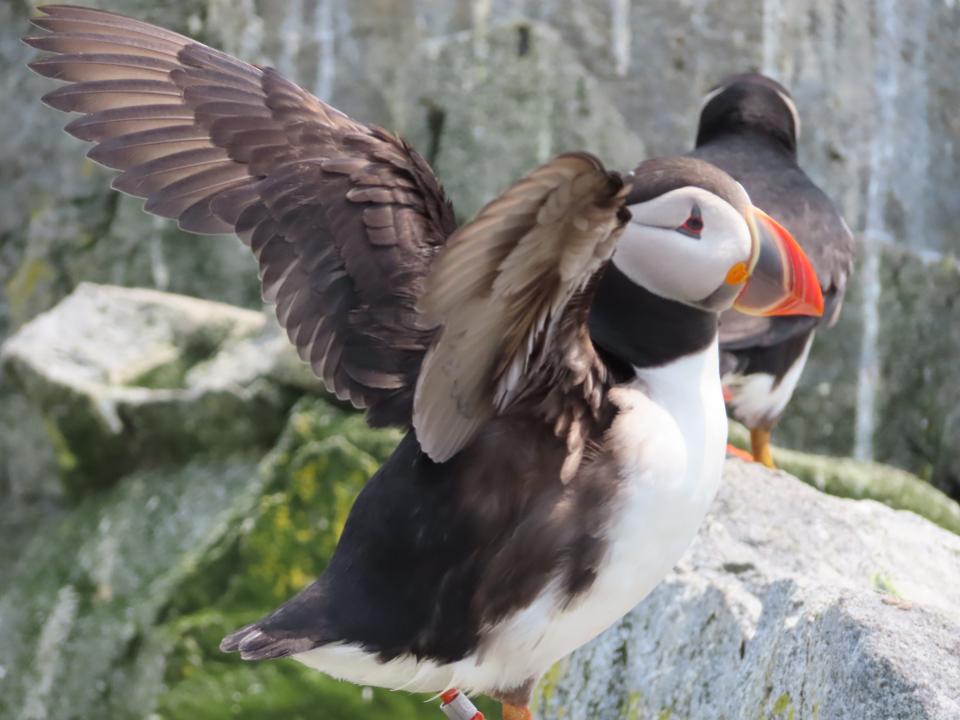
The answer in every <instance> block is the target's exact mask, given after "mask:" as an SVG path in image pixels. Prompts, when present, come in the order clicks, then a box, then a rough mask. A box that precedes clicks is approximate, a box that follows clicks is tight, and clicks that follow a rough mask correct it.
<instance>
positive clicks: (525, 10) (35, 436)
mask: <svg viewBox="0 0 960 720" xmlns="http://www.w3.org/2000/svg"><path fill="white" fill-rule="evenodd" d="M88 4H90V5H96V6H100V7H105V8H109V9H114V10H118V11H121V12H126V13H129V14H132V15H135V16H138V17H142V18H144V19H148V20H152V21H155V22H158V23H160V24H162V25H165V26H167V27H171V28H173V29H176V30H179V31H182V32H186V33H188V34H191V35H193V36H195V37H197V38H198V39H201V40H203V41H205V42H208V43H210V44H212V45H215V46H218V47H221V48H223V49H225V50H227V51H229V52H233V53H235V54H237V55H238V56H240V57H242V58H243V59H246V60H250V61H254V62H258V63H262V64H270V65H273V66H275V67H277V68H279V69H280V70H282V71H283V72H285V73H286V74H287V75H288V76H290V77H291V78H293V79H295V80H297V81H298V82H300V83H301V84H303V85H304V86H305V87H307V88H309V89H311V90H312V91H313V92H314V93H316V94H317V95H318V96H320V97H321V98H324V99H326V100H328V101H329V102H331V103H332V104H334V105H335V106H337V107H339V108H340V109H342V110H344V111H345V112H347V113H349V114H351V115H353V116H355V117H357V118H359V119H362V120H365V121H369V122H374V123H378V124H381V125H383V126H385V127H387V128H390V129H394V130H398V131H400V132H402V133H403V134H405V135H406V136H407V137H408V138H409V139H410V140H411V141H412V142H413V144H414V145H415V146H416V147H417V148H418V149H420V150H421V152H422V153H423V154H424V155H425V156H427V158H428V159H429V161H430V162H431V163H432V164H433V167H434V168H435V170H436V172H437V174H438V176H439V177H440V179H441V180H442V181H443V182H444V184H445V185H446V187H447V189H448V191H449V192H450V194H451V196H452V197H453V200H454V202H455V205H456V207H457V210H458V212H459V213H460V215H461V217H462V218H466V217H469V216H470V215H471V214H472V213H473V212H474V211H475V210H476V209H478V208H479V207H480V206H481V205H482V204H483V203H484V202H485V201H486V200H487V199H489V198H490V197H491V196H492V195H493V194H494V193H495V192H497V191H498V190H499V189H501V188H503V187H504V186H505V185H507V184H508V183H509V182H510V181H512V180H513V179H515V178H516V177H517V176H518V175H520V174H522V173H523V172H525V171H527V170H529V169H530V168H532V167H533V166H535V165H536V164H538V163H540V162H541V161H543V160H545V159H547V158H548V157H550V156H552V155H554V154H556V153H559V152H563V151H565V150H572V149H581V148H582V149H588V150H591V151H593V152H595V153H597V154H598V155H599V156H600V157H601V158H602V159H603V160H604V161H606V162H607V163H609V164H611V165H612V166H614V167H620V168H623V169H628V168H630V167H632V166H633V165H634V164H635V163H636V162H637V161H639V160H640V159H641V158H643V157H646V156H650V155H658V154H664V153H670V152H681V151H684V150H686V149H687V148H689V147H690V145H691V143H692V141H693V135H694V129H695V123H696V117H697V112H698V109H699V101H700V98H701V96H702V95H703V93H704V92H705V91H706V90H707V89H709V87H710V86H711V85H712V84H714V83H715V82H717V81H718V80H719V79H721V78H722V77H723V76H725V75H726V74H729V73H733V72H740V71H744V70H760V71H763V72H766V73H768V74H770V75H772V76H774V77H776V78H777V79H779V80H781V81H782V82H784V83H785V84H786V85H787V86H788V87H790V88H791V90H792V91H793V93H794V95H795V97H796V99H797V103H798V105H799V107H800V112H801V116H802V120H803V128H802V136H801V147H800V159H801V163H802V164H803V165H804V167H805V168H806V169H807V170H808V172H809V173H810V174H811V176H812V177H813V178H814V179H815V180H816V181H817V182H818V183H820V184H821V185H822V186H823V187H824V188H825V189H826V190H827V191H828V193H829V194H831V195H832V196H833V197H834V198H835V200H836V201H837V203H838V205H839V206H840V207H841V209H842V211H843V212H844V214H845V216H846V218H847V221H848V223H849V224H850V226H851V227H852V228H853V230H854V232H855V234H856V235H857V236H858V238H859V239H860V240H861V244H862V247H861V254H860V258H859V264H858V267H857V270H856V275H855V278H854V282H853V286H852V288H851V291H850V292H849V293H848V296H847V302H846V307H845V308H844V313H843V316H842V319H841V322H840V324H839V325H838V326H837V327H836V328H835V329H833V330H830V331H826V332H823V333H821V334H820V336H819V338H818V341H817V343H816V344H815V346H814V351H813V355H812V357H811V361H810V363H809V365H808V369H807V372H806V375H805V377H804V380H803V383H802V386H801V388H800V390H799V391H798V392H797V395H796V396H795V398H794V401H793V404H792V406H791V408H790V410H789V411H788V413H787V416H786V418H785V420H784V422H783V424H782V426H781V429H780V431H779V432H778V436H777V439H778V440H779V441H780V442H781V443H783V444H785V445H788V446H791V447H795V448H798V449H802V450H806V451H813V452H817V453H823V454H829V455H838V456H853V457H856V458H858V459H860V460H871V459H872V460H878V461H882V462H885V463H890V464H893V465H896V466H899V467H900V468H903V469H905V470H909V471H911V472H913V473H916V474H917V475H919V476H920V477H922V478H923V479H924V480H927V481H929V482H930V483H932V484H933V485H934V486H936V487H939V488H941V489H942V490H944V491H946V492H947V493H949V494H952V495H953V496H954V497H960V469H958V468H960V363H958V362H957V358H958V357H960V268H958V265H957V260H956V257H957V256H958V254H960V236H958V234H957V233H956V230H955V226H956V223H957V219H958V217H960V192H958V188H957V183H956V179H955V178H957V177H960V85H958V84H957V82H956V78H957V77H958V74H960V7H958V6H957V3H955V2H953V0H942V1H941V0H929V1H924V2H919V3H901V2H896V0H763V1H762V2H750V3H747V2H720V1H719V0H681V1H677V2H674V1H673V0H658V1H656V2H641V1H640V0H633V1H631V0H544V1H543V2H535V1H534V0H181V1H174V0H96V1H95V0H88ZM31 11H32V3H30V2H27V1H26V0H3V1H2V2H0V88H2V96H0V97H2V98H3V102H2V104H0V130H2V131H0V187H2V188H3V189H2V191H0V343H3V342H4V340H6V339H8V338H11V339H10V341H9V342H7V343H6V344H4V345H3V351H2V352H3V358H2V360H0V427H2V428H3V432H2V433H0V543H2V544H3V546H4V548H5V552H4V553H2V554H0V636H2V637H4V638H5V641H4V643H0V718H7V717H10V718H24V719H29V720H40V719H41V718H52V719H55V720H61V719H69V718H87V717H117V718H125V717H142V716H144V715H145V714H150V713H155V714H156V716H157V717H163V718H180V717H184V718H186V717H189V718H205V717H218V718H219V717H224V718H227V717H251V718H253V717H257V718H260V717H274V716H276V717H281V716H282V717H284V718H288V719H289V718H298V717H308V716H309V717H313V716H315V714H314V710H315V703H313V702H312V701H311V700H310V698H311V697H314V696H316V694H317V693H323V697H325V698H327V699H328V702H326V704H325V705H324V707H325V708H327V709H326V710H325V714H324V715H323V716H324V717H330V718H336V717H341V716H342V717H358V716H359V715H360V714H362V716H363V717H371V718H373V717H388V716H390V717H393V718H398V717H402V716H405V714H411V716H413V715H416V714H417V713H419V712H427V713H428V714H429V712H435V710H432V711H424V709H423V707H422V704H421V703H420V702H419V701H410V702H408V701H407V700H405V699H404V698H401V697H400V696H396V695H381V694H374V695H372V696H368V695H366V694H362V693H361V692H360V691H359V690H356V689H354V688H352V687H348V686H340V685H335V684H332V683H328V682H327V681H325V680H323V679H322V678H317V677H313V676H308V675H306V674H304V673H301V672H300V671H299V669H298V668H296V667H295V666H293V665H292V664H278V665H276V666H275V667H274V666H271V667H270V669H266V670H263V669H261V668H258V669H257V670H256V671H254V670H252V669H250V668H247V667H242V666H238V665H236V664H234V663H231V662H230V661H228V660H226V659H223V658H220V657H219V656H218V655H217V654H216V651H215V644H216V640H217V638H218V637H219V634H220V633H221V632H222V631H223V630H226V629H228V627H229V626H231V625H233V624H239V623H240V622H243V621H246V620H248V619H250V618H251V617H253V616H255V615H256V614H257V612H259V611H261V610H264V609H267V608H268V607H270V606H272V605H273V604H276V602H278V601H280V600H281V599H283V598H284V597H285V596H286V595H288V594H289V593H290V592H292V591H293V590H294V589H295V588H297V587H300V586H302V585H303V583H304V582H306V581H307V579H309V578H310V577H312V576H313V575H314V574H315V573H316V571H317V569H318V568H320V567H322V563H323V559H324V558H325V557H326V553H328V552H329V547H330V546H331V544H332V542H333V538H334V537H335V535H336V529H337V527H338V523H341V522H342V519H343V513H344V512H345V509H346V507H347V506H348V505H349V501H350V498H351V497H352V493H353V492H355V490H356V488H357V487H359V485H360V484H361V483H362V481H363V479H364V478H365V477H366V476H367V475H368V474H369V473H370V472H371V471H372V469H374V468H375V467H376V462H377V461H378V459H379V458H380V457H382V455H383V453H384V452H386V450H387V448H388V447H389V444H390V442H391V439H390V436H383V435H377V434H372V433H367V432H366V431H365V430H364V429H363V428H362V426H361V424H360V423H359V422H358V418H356V417H355V416H352V415H350V414H348V413H343V412H342V411H341V410H339V409H337V408H335V407H332V406H330V405H328V404H326V403H325V402H324V401H322V400H318V399H310V400H305V401H301V404H299V405H296V406H295V408H296V409H294V410H292V411H291V407H293V406H294V403H295V402H296V401H297V398H298V397H300V396H302V395H303V394H304V393H305V392H310V391H311V390H314V389H315V385H313V384H311V382H310V380H309V377H307V376H306V374H305V373H303V372H302V368H298V367H297V366H296V365H295V364H291V363H289V362H288V360H284V359H283V358H284V357H285V356H284V355H283V351H282V350H281V349H280V348H282V347H284V343H283V339H282V338H280V337H278V336H277V335H276V334H275V332H274V331H273V330H272V325H271V324H270V323H269V322H267V321H266V320H265V319H264V316H263V315H262V314H260V313H259V310H260V308H261V305H260V301H259V291H258V286H257V280H256V273H255V269H254V264H253V261H252V259H251V258H250V257H248V253H247V250H246V249H245V248H243V247H242V246H241V245H240V243H239V242H238V241H237V240H235V239H234V238H226V237H225V238H208V237H196V236H190V235H185V234H182V233H180V232H178V231H177V230H176V228H175V227H173V225H172V223H169V222H166V221H161V220H159V219H156V218H152V217H149V216H147V215H145V214H143V213H142V212H141V210H140V201H138V200H133V199H131V198H126V197H120V196H118V195H117V194H116V193H112V192H111V191H109V189H108V188H109V178H110V175H109V173H107V172H106V171H104V170H103V169H101V168H99V167H97V166H95V165H94V164H93V163H91V162H90V161H87V160H85V159H84V158H83V153H84V152H85V148H84V147H83V145H82V144H81V143H79V142H78V141H76V140H74V139H73V138H70V137H68V136H67V135H65V134H64V133H62V132H61V131H60V128H61V127H62V124H63V117H62V116H60V115H59V114H58V113H56V112H55V111H52V110H50V109H48V108H45V107H43V106H42V105H41V104H40V103H39V102H38V98H39V97H40V95H42V94H43V93H44V92H47V91H49V90H50V89H51V87H52V85H53V84H52V83H50V82H49V81H45V80H43V79H41V78H37V77H35V76H33V75H32V74H31V73H29V72H28V71H27V70H26V69H25V68H24V63H25V62H27V61H29V59H30V58H31V57H32V56H33V51H32V50H31V49H30V48H27V47H25V46H23V45H22V44H20V43H19V37H20V36H21V35H22V34H24V33H25V32H27V28H28V25H27V18H28V16H29V14H30V13H31ZM82 282H96V283H110V284H115V285H123V286H128V287H137V288H154V289H158V290H163V291H167V292H171V293H182V294H186V295H192V296H195V297H199V298H206V299H211V300H218V301H222V302H225V303H229V304H231V305H234V306H239V307H241V308H247V309H249V310H252V311H254V312H249V313H245V312H242V311H240V310H238V309H236V308H225V307H223V306H213V305H203V306H195V305H190V304H187V305H183V304H182V303H181V302H180V301H179V300H176V299H169V298H168V297H167V296H161V297H159V298H158V297H154V296H150V295H147V296H144V295H142V294H136V293H135V294H134V295H122V294H121V295H115V294H111V293H109V292H106V293H104V292H101V291H99V290H98V289H97V288H95V287H93V286H87V287H81V288H80V289H79V290H77V288H78V286H79V285H80V284H81V283H82ZM75 290H77V293H76V294H74V295H73V296H71V298H70V300H69V301H67V303H64V305H61V306H59V307H58V308H57V313H58V314H57V316H56V317H58V318H59V319H60V320H59V324H58V323H57V322H50V321H46V322H45V321H44V320H43V317H42V316H41V314H42V313H44V312H45V311H48V310H50V309H51V308H54V306H56V305H57V303H58V302H60V301H61V300H63V299H64V298H65V297H67V296H68V295H70V294H71V293H73V292H74V291H75ZM137 292H138V293H139V292H141V291H137ZM71 313H72V314H71ZM38 316H41V317H40V319H38V320H36V322H35V323H31V321H33V320H35V319H36V318H38ZM68 330H69V331H68ZM51 347H52V348H55V350H54V351H50V348H51ZM303 403H306V405H304V404H303ZM250 418H254V421H252V422H251V421H250V420H249V419H250ZM283 428H286V429H285V430H284V429H283ZM271 448H272V450H271ZM268 451H270V453H269V455H268V456H267V460H262V457H263V456H264V454H266V453H267V452H268ZM808 466H809V467H812V468H814V469H813V470H810V473H809V475H810V476H809V477H808V478H806V479H808V480H810V481H811V482H814V483H819V484H821V486H830V484H831V483H834V484H836V479H835V478H834V479H833V480H831V479H830V478H832V477H834V476H835V475H836V473H833V475H831V474H830V472H829V468H834V467H839V465H833V464H829V463H828V464H827V465H826V466H824V465H823V464H822V463H821V464H820V465H817V464H816V463H813V465H809V464H808ZM824 467H827V468H828V470H824V469H823V468H824ZM843 467H846V466H843ZM817 468H819V469H817ZM791 470H793V471H795V472H800V470H799V469H798V468H794V467H791ZM801 474H802V473H801ZM827 476H830V477H827ZM884 477H889V476H887V475H885V476H884ZM857 482H858V483H860V485H859V486H858V487H860V488H861V489H860V490H858V489H857V488H854V487H852V486H851V484H850V483H847V484H846V485H844V486H843V489H841V490H840V491H839V492H840V493H841V494H846V495H852V496H855V497H862V496H867V497H874V496H878V493H876V492H874V491H871V490H869V489H867V490H863V488H866V487H867V486H868V485H869V483H867V482H866V481H862V482H861V481H859V480H858V481H857ZM890 482H892V483H893V485H896V486H897V487H901V486H902V485H903V483H904V482H907V481H901V479H900V476H897V479H896V480H894V481H890ZM911 482H912V481H911ZM898 483H899V485H898ZM854 484H856V483H854ZM911 487H913V486H912V485H911ZM832 489H833V490H834V491H837V488H836V487H832ZM911 493H914V494H913V495H911V497H920V496H922V497H923V498H926V497H927V495H926V494H925V491H924V490H917V491H914V490H911ZM916 493H919V495H917V494H916ZM881 499H885V498H881ZM918 502H920V501H918ZM924 503H927V501H926V500H923V501H922V502H921V504H922V505H923V504H924ZM895 504H896V503H895ZM901 505H902V503H901ZM907 506H910V507H914V506H911V505H907ZM917 507H919V506H917ZM924 507H926V505H924ZM944 507H946V508H948V509H946V510H944V509H943V508H944ZM937 512H938V513H940V514H939V515H938V516H937V517H938V518H940V519H939V520H938V522H940V524H942V525H944V526H947V527H949V526H950V522H951V521H950V520H949V518H951V517H954V515H952V514H951V513H955V512H956V508H955V506H952V505H941V506H940V510H938V511H937ZM927 514H928V515H931V514H936V513H927ZM943 518H948V519H947V520H943ZM298 558H300V559H298ZM211 608H216V610H213V609H211ZM118 617H120V618H122V620H121V621H118V620H117V618H118ZM65 639H66V640H65ZM305 689H306V690H310V692H305ZM311 693H312V695H311ZM772 707H773V705H771V708H772ZM358 708H361V709H358ZM217 713H221V714H217ZM271 713H275V714H271ZM337 713H340V714H339V715H338V714H337ZM376 713H380V714H379V715H378V714H376Z"/></svg>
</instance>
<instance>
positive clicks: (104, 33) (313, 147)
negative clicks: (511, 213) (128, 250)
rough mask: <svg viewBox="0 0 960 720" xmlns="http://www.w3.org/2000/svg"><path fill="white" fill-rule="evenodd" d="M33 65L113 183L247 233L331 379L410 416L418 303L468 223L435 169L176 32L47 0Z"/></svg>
mask: <svg viewBox="0 0 960 720" xmlns="http://www.w3.org/2000/svg"><path fill="white" fill-rule="evenodd" d="M41 13H43V14H42V15H40V16H38V17H35V18H33V20H32V22H33V24H34V25H36V26H37V27H39V28H41V29H42V30H44V31H45V32H44V33H43V34H40V35H37V36H35V37H29V38H25V42H27V43H28V44H30V45H32V46H34V47H36V48H39V49H40V50H44V51H47V52H50V53H54V54H53V55H52V56H48V57H45V58H43V59H40V60H37V61H36V62H34V63H32V64H31V67H32V68H33V69H34V70H35V71H36V72H38V73H39V74H41V75H45V76H47V77H51V78H55V79H59V80H65V81H68V83H70V84H68V85H65V86H63V87H61V88H59V89H57V90H55V91H53V92H51V93H50V94H48V95H47V96H46V97H45V98H44V100H45V102H47V104H49V105H51V106H53V107H55V108H57V109H59V110H63V111H65V112H78V113H81V117H79V118H78V119H76V120H74V121H73V122H71V123H70V124H69V125H68V126H67V131H68V132H70V133H71V134H73V135H74V136H76V137H78V138H80V139H82V140H87V141H91V142H94V143H96V145H95V146H94V147H93V148H92V149H91V151H90V153H89V156H90V157H91V158H92V159H93V160H95V161H97V162H99V163H101V164H103V165H106V166H108V167H111V168H115V169H117V170H121V171H122V173H121V174H120V175H119V176H118V177H117V178H116V180H115V182H114V187H116V188H117V189H118V190H121V191H123V192H126V193H129V194H131V195H135V196H138V197H142V198H146V200H147V202H146V205H145V208H146V209H147V210H148V211H149V212H152V213H155V214H157V215H160V216H163V217H168V218H175V219H176V220H177V221H178V222H179V224H180V227H181V228H183V229H184V230H188V231H191V232H197V233H229V232H235V233H237V234H238V235H239V236H240V237H241V238H242V239H243V240H244V242H246V243H247V244H248V245H250V247H251V249H252V250H253V252H254V254H255V255H256V257H257V260H258V261H259V264H260V276H261V280H262V283H263V293H264V297H265V298H266V299H268V300H270V301H272V302H275V303H276V309H277V315H278V317H279V319H280V322H281V323H282V324H283V326H284V327H285V328H286V330H287V333H288V335H289V337H290V339H291V341H292V342H293V343H294V344H295V345H296V347H297V350H298V351H299V353H300V356H301V357H302V358H303V359H304V360H305V361H307V362H309V363H310V364H311V366H312V367H313V370H314V371H315V372H316V373H317V375H319V376H320V377H321V378H322V379H323V380H324V382H325V384H326V385H327V387H328V388H329V389H330V390H331V391H332V392H335V393H336V394H337V396H338V397H340V398H342V399H349V400H350V401H351V402H352V403H353V404H354V405H355V406H357V407H366V408H369V409H370V420H371V421H372V422H373V423H375V424H403V425H405V424H408V423H409V422H410V412H411V409H410V408H411V402H412V394H413V384H414V382H415V378H416V375H417V372H418V370H419V367H420V363H421V361H422V358H423V354H424V352H425V350H426V348H427V347H428V346H429V343H430V340H431V338H432V333H431V332H430V331H429V330H426V329H424V328H423V327H422V326H421V325H420V323H419V322H418V320H417V313H416V301H417V298H418V296H419V294H420V292H421V290H422V287H423V279H424V276H425V274H426V271H427V269H428V267H429V265H430V262H431V261H432V259H433V257H434V255H435V253H436V250H437V248H439V247H440V246H441V245H442V244H443V242H444V241H445V240H446V238H447V237H448V236H449V234H450V233H451V232H453V230H454V229H455V221H454V218H453V213H452V210H451V208H450V205H449V203H448V202H447V200H446V198H445V197H444V194H443V191H442V189H441V188H440V186H439V184H438V183H437V180H436V178H435V177H434V175H433V173H432V171H431V170H430V168H429V167H428V166H427V164H426V162H424V161H423V159H422V158H421V157H420V156H419V155H417V154H416V153H415V152H414V151H413V150H412V149H411V148H409V147H408V146H407V145H406V144H405V143H404V142H403V141H402V140H400V139H399V138H397V137H395V136H393V135H391V134H389V133H387V132H385V131H383V130H380V129H378V128H373V127H368V126H366V125H363V124H361V123H358V122H356V121H354V120H352V119H350V118H349V117H347V116H346V115H344V114H342V113H340V112H339V111H337V110H335V109H334V108H332V107H330V106H329V105H326V104H325V103H323V102H321V101H320V100H318V99H317V98H315V97H313V96H312V95H311V94H310V93H307V92H305V91H304V90H302V89H301V88H299V87H297V86H296V85H294V84H293V83H291V82H289V81H287V80H285V79H284V78H283V77H281V76H280V75H279V74H278V73H276V72H275V71H273V70H271V69H269V68H259V67H254V66H252V65H248V64H246V63H244V62H241V61H239V60H237V59H235V58H233V57H230V56H229V55H226V54H224V53H221V52H219V51H217V50H214V49H212V48H209V47H207V46H205V45H202V44H200V43H197V42H194V41H193V40H191V39H190V38H187V37H184V36H182V35H179V34H177V33H174V32H171V31H168V30H164V29H162V28H158V27H155V26H153V25H149V24H147V23H143V22H140V21H137V20H133V19H130V18H127V17H124V16H121V15H116V14H113V13H109V12H104V11H100V10H91V9H86V8H78V7H70V6H57V5H52V6H46V7H43V8H41Z"/></svg>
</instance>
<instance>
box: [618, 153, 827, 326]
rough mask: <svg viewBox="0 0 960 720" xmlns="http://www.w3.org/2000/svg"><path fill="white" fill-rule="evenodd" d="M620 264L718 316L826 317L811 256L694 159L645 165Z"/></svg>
mask: <svg viewBox="0 0 960 720" xmlns="http://www.w3.org/2000/svg"><path fill="white" fill-rule="evenodd" d="M626 179H627V181H628V182H630V183H632V186H633V187H632V189H631V191H630V194H629V195H628V196H627V198H626V201H625V204H626V205H627V207H628V208H629V210H630V213H631V215H632V217H631V219H630V221H629V223H628V224H627V225H626V227H625V228H624V231H623V235H622V236H621V237H620V240H619V242H618V243H617V248H616V251H615V252H614V255H613V264H614V266H615V267H616V268H617V269H618V270H619V271H620V272H621V273H623V274H624V275H625V276H627V278H629V279H630V280H631V281H632V282H634V283H636V284H637V285H639V286H641V287H643V288H645V289H646V290H648V291H650V292H652V293H653V294H655V295H658V296H660V297H662V298H666V299H668V300H674V301H677V302H680V303H683V304H685V305H691V306H693V307H696V308H700V309H702V310H707V311H710V312H716V313H719V312H722V311H723V310H726V309H727V308H729V307H731V306H733V307H736V309H737V310H739V311H741V312H744V313H747V314H750V315H817V316H819V315H821V314H822V313H823V296H822V295H821V293H820V284H819V283H818V282H817V276H816V273H815V272H814V270H813V267H812V266H811V264H810V261H809V260H808V259H807V257H806V255H804V253H803V250H801V249H800V246H799V245H798V244H797V242H796V241H795V240H794V239H793V237H791V235H790V233H789V232H787V231H786V230H785V229H784V228H783V227H782V226H781V225H780V224H779V223H777V222H776V221H775V220H773V219H772V218H770V217H769V216H768V215H766V214H765V213H764V212H763V211H762V210H759V209H758V208H756V207H754V206H753V205H752V204H751V202H750V198H749V197H748V196H747V193H746V191H745V190H744V189H743V187H742V186H741V185H740V183H738V182H737V181H735V180H734V179H733V178H731V177H730V176H729V175H727V174H726V173H725V172H723V171H722V170H720V169H719V168H717V167H715V166H713V165H711V164H710V163H707V162H704V161H703V160H697V159H694V158H689V157H668V158H657V159H654V160H648V161H646V162H644V163H641V164H640V165H639V166H638V167H637V169H636V170H635V171H634V172H633V173H632V174H631V175H629V176H627V178H626Z"/></svg>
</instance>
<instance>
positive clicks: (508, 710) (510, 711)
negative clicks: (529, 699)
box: [503, 703, 533, 720]
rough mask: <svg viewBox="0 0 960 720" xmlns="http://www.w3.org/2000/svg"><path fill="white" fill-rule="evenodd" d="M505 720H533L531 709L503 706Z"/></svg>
mask: <svg viewBox="0 0 960 720" xmlns="http://www.w3.org/2000/svg"><path fill="white" fill-rule="evenodd" d="M503 720H533V715H532V714H531V713H530V708H528V707H526V706H524V707H520V706H519V705H507V704H506V703H504V704H503Z"/></svg>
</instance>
